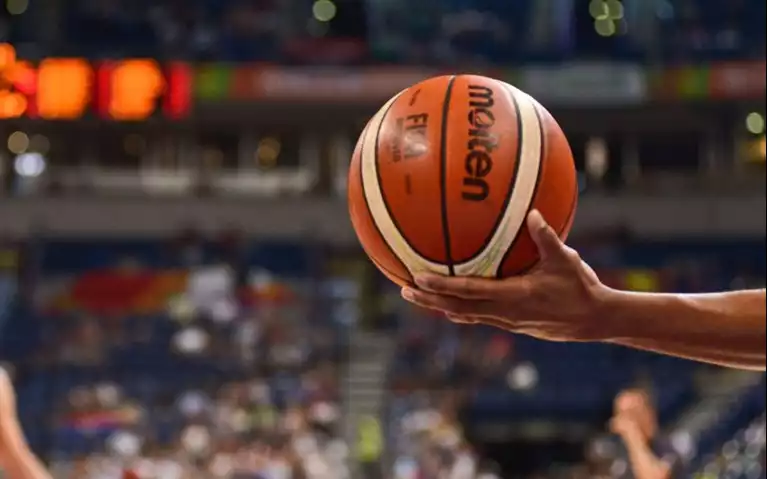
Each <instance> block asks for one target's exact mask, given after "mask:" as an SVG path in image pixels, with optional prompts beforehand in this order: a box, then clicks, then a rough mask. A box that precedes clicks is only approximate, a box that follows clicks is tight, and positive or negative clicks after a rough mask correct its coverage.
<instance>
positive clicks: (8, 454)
mask: <svg viewBox="0 0 767 479" xmlns="http://www.w3.org/2000/svg"><path fill="white" fill-rule="evenodd" d="M4 426H5V428H4V430H3V431H0V435H1V436H2V454H0V465H2V467H3V469H4V470H5V472H6V474H7V475H8V477H10V478H13V479H51V475H50V474H49V473H48V471H46V470H45V467H43V465H42V463H41V462H40V460H39V459H37V457H35V455H34V453H32V451H31V450H30V449H29V446H27V443H26V441H25V440H24V436H23V433H22V432H21V428H20V427H19V426H18V424H5V425H4Z"/></svg>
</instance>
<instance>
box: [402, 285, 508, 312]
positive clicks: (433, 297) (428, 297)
mask: <svg viewBox="0 0 767 479" xmlns="http://www.w3.org/2000/svg"><path fill="white" fill-rule="evenodd" d="M402 297H403V298H405V299H406V300H408V301H409V302H411V303H413V304H416V305H418V306H421V307H422V308H428V309H435V310H438V311H442V312H444V313H446V314H449V315H454V316H482V315H489V314H492V312H493V307H492V306H493V304H492V303H491V302H490V301H484V300H470V301H467V300H465V299H462V298H458V297H455V296H446V295H442V294H435V293H432V292H429V291H422V290H417V289H411V288H404V289H403V290H402Z"/></svg>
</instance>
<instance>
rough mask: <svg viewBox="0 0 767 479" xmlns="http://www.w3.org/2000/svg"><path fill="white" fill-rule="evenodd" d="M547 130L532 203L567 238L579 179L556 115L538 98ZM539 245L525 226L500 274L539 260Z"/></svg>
mask: <svg viewBox="0 0 767 479" xmlns="http://www.w3.org/2000/svg"><path fill="white" fill-rule="evenodd" d="M530 99H531V101H532V102H534V104H535V106H536V110H537V112H538V115H539V117H540V119H541V124H542V127H543V132H544V154H543V158H544V159H543V161H542V163H541V174H540V179H539V181H538V187H537V189H536V193H535V197H534V199H533V203H532V207H533V208H536V209H538V210H539V211H540V212H541V215H543V217H544V218H545V219H546V221H547V222H548V224H549V225H550V226H551V227H552V228H553V229H554V231H556V232H557V234H558V235H559V237H560V238H562V240H563V241H564V240H566V239H567V235H568V234H569V232H570V228H571V226H572V224H573V219H574V216H575V210H576V206H577V201H578V181H577V176H576V171H575V164H574V162H573V156H572V152H571V150H570V145H569V143H568V141H567V138H566V137H565V134H564V132H563V131H562V129H561V128H560V126H559V124H557V122H556V120H554V118H553V117H552V115H551V114H550V113H549V112H548V111H547V110H546V109H545V108H544V107H543V106H541V105H540V104H539V103H538V102H537V101H536V100H535V99H533V98H532V97H530ZM539 259H540V258H539V255H538V249H537V247H536V245H535V243H534V242H533V239H532V237H531V236H530V233H529V231H528V229H527V226H526V225H525V226H523V228H522V230H521V231H520V234H519V237H518V238H517V241H516V242H515V243H514V245H513V247H512V248H511V249H510V250H509V251H508V252H507V255H506V258H505V259H504V262H503V265H502V267H501V270H500V273H499V276H511V275H514V274H519V273H522V272H525V271H527V270H529V269H530V268H532V267H533V266H535V264H536V263H537V262H538V260H539Z"/></svg>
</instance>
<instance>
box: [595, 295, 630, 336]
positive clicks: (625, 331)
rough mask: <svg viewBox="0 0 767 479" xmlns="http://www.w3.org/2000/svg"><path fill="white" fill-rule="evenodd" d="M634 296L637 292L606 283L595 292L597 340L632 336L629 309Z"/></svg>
mask: <svg viewBox="0 0 767 479" xmlns="http://www.w3.org/2000/svg"><path fill="white" fill-rule="evenodd" d="M632 296H635V294H633V293H630V292H627V291H621V290H618V289H613V288H609V287H607V286H604V285H601V287H600V288H599V290H598V291H597V292H595V305H596V306H595V311H596V321H595V323H596V329H598V331H596V337H597V339H596V340H597V341H601V342H611V341H616V340H619V339H620V338H624V337H626V336H631V333H630V331H629V329H630V324H628V323H629V322H630V318H628V314H627V311H628V309H629V308H631V297H632Z"/></svg>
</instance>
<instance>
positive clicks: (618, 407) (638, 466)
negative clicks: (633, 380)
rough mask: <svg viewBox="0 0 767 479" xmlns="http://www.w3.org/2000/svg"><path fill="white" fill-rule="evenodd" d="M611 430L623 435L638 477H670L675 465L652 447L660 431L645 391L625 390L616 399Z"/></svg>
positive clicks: (632, 465)
mask: <svg viewBox="0 0 767 479" xmlns="http://www.w3.org/2000/svg"><path fill="white" fill-rule="evenodd" d="M610 429H611V430H612V432H613V433H615V434H617V435H618V436H620V438H621V439H622V440H623V443H624V445H625V446H626V451H627V452H628V455H629V462H630V463H631V470H632V472H633V473H634V477H636V478H637V479H669V478H670V477H671V467H669V465H668V464H667V463H666V462H664V461H663V460H661V459H659V458H658V457H657V456H656V455H655V453H653V451H652V448H651V447H650V441H651V440H652V438H653V437H655V434H656V433H657V430H658V421H657V418H656V416H655V411H654V410H653V408H652V406H651V405H650V401H649V398H648V397H647V395H646V394H645V393H644V392H643V391H639V390H629V391H624V392H623V393H621V394H620V395H618V397H617V398H616V400H615V405H614V413H613V418H612V421H610Z"/></svg>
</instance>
